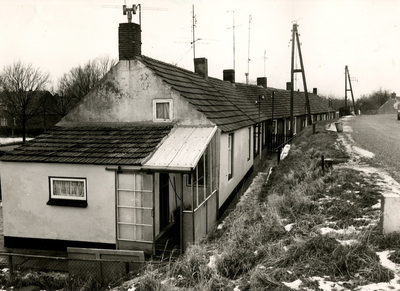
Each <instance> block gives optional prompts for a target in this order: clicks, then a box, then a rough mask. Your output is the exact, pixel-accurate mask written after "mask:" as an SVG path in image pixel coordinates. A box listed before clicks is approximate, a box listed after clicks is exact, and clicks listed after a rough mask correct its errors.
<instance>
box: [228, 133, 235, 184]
mask: <svg viewBox="0 0 400 291" xmlns="http://www.w3.org/2000/svg"><path fill="white" fill-rule="evenodd" d="M234 141H235V135H234V133H229V135H228V181H229V180H230V179H232V178H233V163H234V154H233V153H234Z"/></svg>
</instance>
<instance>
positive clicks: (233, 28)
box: [227, 10, 240, 70]
mask: <svg viewBox="0 0 400 291" xmlns="http://www.w3.org/2000/svg"><path fill="white" fill-rule="evenodd" d="M235 11H236V10H228V11H227V12H232V18H233V25H232V26H231V27H228V29H231V28H232V31H233V70H235V27H238V26H240V25H237V26H235Z"/></svg>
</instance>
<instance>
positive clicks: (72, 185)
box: [0, 23, 333, 254]
mask: <svg viewBox="0 0 400 291" xmlns="http://www.w3.org/2000/svg"><path fill="white" fill-rule="evenodd" d="M140 42H141V41H140V26H138V25H137V24H134V23H122V24H120V26H119V56H120V61H119V63H118V64H117V65H115V66H114V67H113V68H112V69H111V70H110V72H109V73H108V74H107V75H106V76H105V77H104V78H103V79H102V81H101V82H100V83H99V84H98V85H97V86H96V87H94V88H93V89H92V91H91V92H90V93H89V94H87V95H86V96H85V97H84V98H83V100H82V101H81V102H80V103H78V105H77V106H76V107H75V108H74V109H72V110H71V111H70V113H69V114H68V115H66V116H65V117H64V118H63V119H62V120H61V121H60V122H59V123H58V124H57V126H56V127H55V128H54V129H52V130H51V131H49V132H46V133H44V134H42V135H40V136H38V137H37V138H36V139H34V140H32V141H30V142H28V143H26V144H25V145H23V146H21V147H19V148H17V149H15V150H14V151H11V152H9V153H7V154H6V155H4V156H3V157H2V158H1V162H0V170H1V183H2V191H3V215H4V241H5V246H6V247H24V248H27V247H31V248H42V249H43V248H44V249H63V250H65V249H66V247H73V246H74V247H91V248H108V249H125V250H126V249H128V250H142V251H144V252H145V253H147V254H154V253H155V252H156V250H157V248H158V247H161V248H164V247H166V246H167V243H166V242H167V241H168V242H169V245H168V247H169V246H171V244H173V246H178V248H180V249H181V250H182V251H183V250H184V249H185V248H186V247H187V245H188V244H189V243H193V242H195V241H197V240H198V239H200V238H202V237H204V236H205V235H206V234H207V233H208V232H209V231H210V229H211V228H212V227H213V226H214V225H215V223H216V221H217V219H218V218H219V216H220V214H221V212H222V211H223V209H225V208H226V206H227V205H228V204H229V201H230V199H231V197H232V195H233V194H234V193H235V189H236V188H237V187H238V185H240V183H241V182H242V181H243V180H244V179H245V178H246V177H247V176H248V175H249V174H250V173H251V172H252V171H253V170H254V168H256V167H258V163H259V160H260V155H262V158H264V156H265V154H266V152H267V150H273V149H274V148H275V147H276V146H277V145H278V143H277V142H276V140H275V141H274V144H273V143H272V142H271V140H274V137H275V139H276V137H277V136H278V135H279V134H282V135H284V134H285V133H287V130H288V119H289V116H290V113H289V105H288V104H289V103H288V96H289V95H290V92H289V91H287V90H278V89H273V88H269V87H267V80H266V78H258V85H245V84H238V83H236V82H235V74H234V71H232V70H225V71H224V72H223V80H220V79H217V78H212V77H210V76H208V63H207V59H205V58H199V59H195V60H194V61H195V72H191V71H188V70H184V69H181V68H178V67H176V66H173V65H170V64H167V63H164V62H161V61H158V60H155V59H152V58H149V57H146V56H143V55H141V48H140V45H138V44H140ZM132 43H134V46H132ZM272 91H274V92H275V97H274V100H272V98H271V96H272V95H271V94H272ZM288 94H289V95H288ZM295 99H296V102H295V104H296V109H295V120H296V122H295V126H296V130H295V132H298V131H300V130H301V129H302V128H304V127H305V126H306V125H307V124H306V123H305V121H304V116H305V115H306V112H305V109H304V104H305V103H304V102H305V99H304V94H302V93H301V92H296V96H295ZM256 101H257V103H256ZM310 104H311V111H312V114H313V116H314V120H315V121H316V120H322V119H326V118H330V117H331V113H332V111H333V110H332V109H330V108H329V107H328V106H327V105H326V104H325V103H324V102H322V101H321V100H320V99H319V97H318V96H317V95H316V94H310ZM32 221H34V222H35V223H34V224H32ZM166 237H168V238H169V239H170V240H167V239H165V238H166Z"/></svg>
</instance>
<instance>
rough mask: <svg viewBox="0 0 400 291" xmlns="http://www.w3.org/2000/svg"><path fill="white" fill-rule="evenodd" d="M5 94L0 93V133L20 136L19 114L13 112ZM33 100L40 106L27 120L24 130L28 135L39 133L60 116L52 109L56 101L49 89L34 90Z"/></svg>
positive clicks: (50, 126) (57, 120) (47, 128)
mask: <svg viewBox="0 0 400 291" xmlns="http://www.w3.org/2000/svg"><path fill="white" fill-rule="evenodd" d="M5 94H6V93H4V92H2V93H0V135H1V136H13V135H17V136H20V135H21V134H22V129H21V122H20V116H18V114H17V113H15V112H13V108H12V106H10V104H8V102H7V98H5ZM10 94H13V93H10ZM33 101H34V103H38V104H40V107H39V110H37V112H35V114H34V116H33V117H32V118H31V117H30V118H29V120H28V121H27V129H26V130H27V134H28V135H30V136H36V135H38V134H41V133H43V132H45V131H46V130H49V129H51V128H52V127H53V126H54V125H55V124H56V123H57V122H59V121H60V117H59V116H58V115H57V114H56V113H55V112H54V110H53V106H54V103H55V102H56V101H55V99H54V96H53V95H52V94H51V93H50V92H49V91H45V90H44V91H37V92H35V95H34V100H33ZM29 114H30V112H29Z"/></svg>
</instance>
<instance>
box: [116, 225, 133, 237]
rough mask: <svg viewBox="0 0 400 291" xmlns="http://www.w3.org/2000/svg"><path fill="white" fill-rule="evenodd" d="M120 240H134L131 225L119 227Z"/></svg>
mask: <svg viewBox="0 0 400 291" xmlns="http://www.w3.org/2000/svg"><path fill="white" fill-rule="evenodd" d="M119 239H127V240H134V239H135V238H134V232H133V228H132V226H131V225H124V224H120V225H119Z"/></svg>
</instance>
